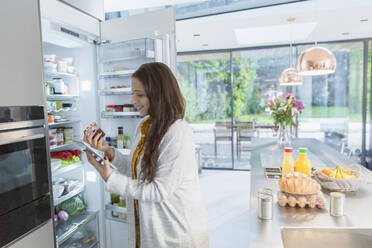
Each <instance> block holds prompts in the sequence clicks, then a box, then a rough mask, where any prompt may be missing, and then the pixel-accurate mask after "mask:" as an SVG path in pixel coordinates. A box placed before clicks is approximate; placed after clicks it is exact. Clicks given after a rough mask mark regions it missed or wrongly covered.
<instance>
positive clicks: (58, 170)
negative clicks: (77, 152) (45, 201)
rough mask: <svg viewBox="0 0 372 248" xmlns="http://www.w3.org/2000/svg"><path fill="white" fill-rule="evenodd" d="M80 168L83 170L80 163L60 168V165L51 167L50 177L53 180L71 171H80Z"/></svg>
mask: <svg viewBox="0 0 372 248" xmlns="http://www.w3.org/2000/svg"><path fill="white" fill-rule="evenodd" d="M52 164H53V163H52ZM53 168H56V169H53ZM82 168H83V163H82V162H81V161H80V162H77V163H74V164H70V165H66V166H61V165H59V166H53V165H52V176H53V178H56V177H58V176H59V175H62V174H64V173H66V172H69V171H73V170H76V169H82Z"/></svg>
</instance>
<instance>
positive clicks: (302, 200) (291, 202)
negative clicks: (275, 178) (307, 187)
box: [278, 192, 325, 208]
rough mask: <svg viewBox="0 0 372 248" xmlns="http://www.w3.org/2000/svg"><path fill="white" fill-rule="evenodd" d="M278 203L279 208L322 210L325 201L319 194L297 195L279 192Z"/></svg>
mask: <svg viewBox="0 0 372 248" xmlns="http://www.w3.org/2000/svg"><path fill="white" fill-rule="evenodd" d="M278 203H279V205H280V206H281V207H286V206H288V207H300V208H305V207H309V208H315V207H318V208H324V206H325V200H324V196H323V195H322V193H321V192H318V193H316V194H312V195H298V194H290V193H284V192H279V193H278Z"/></svg>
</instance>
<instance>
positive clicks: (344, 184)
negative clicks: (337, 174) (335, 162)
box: [313, 164, 366, 192]
mask: <svg viewBox="0 0 372 248" xmlns="http://www.w3.org/2000/svg"><path fill="white" fill-rule="evenodd" d="M346 168H349V170H350V171H351V173H352V175H354V176H355V178H352V179H342V178H333V177H329V176H327V175H325V174H323V172H322V171H321V170H315V171H314V173H313V174H314V179H315V180H316V181H317V182H318V183H319V184H320V185H321V186H322V188H323V189H325V190H328V191H337V192H354V191H357V190H358V189H359V187H360V186H361V185H363V184H365V183H366V178H365V176H364V174H363V173H362V170H361V168H360V165H357V164H352V165H349V166H346ZM351 168H355V169H351Z"/></svg>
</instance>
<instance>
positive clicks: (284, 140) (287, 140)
mask: <svg viewBox="0 0 372 248" xmlns="http://www.w3.org/2000/svg"><path fill="white" fill-rule="evenodd" d="M269 109H270V113H271V118H272V119H273V121H274V124H275V125H278V124H279V135H278V143H279V145H280V146H287V145H288V146H290V145H291V135H290V128H291V126H296V122H295V121H294V117H295V116H297V115H299V114H301V112H302V110H304V109H305V106H304V105H303V102H302V101H301V100H299V99H296V98H295V97H294V95H293V94H292V93H289V94H287V95H286V96H285V97H284V98H278V97H277V98H274V99H270V100H269Z"/></svg>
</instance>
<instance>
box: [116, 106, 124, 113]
mask: <svg viewBox="0 0 372 248" xmlns="http://www.w3.org/2000/svg"><path fill="white" fill-rule="evenodd" d="M115 112H123V105H116V108H115Z"/></svg>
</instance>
